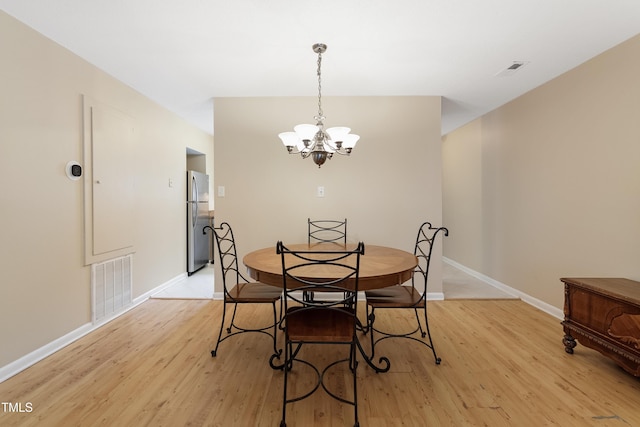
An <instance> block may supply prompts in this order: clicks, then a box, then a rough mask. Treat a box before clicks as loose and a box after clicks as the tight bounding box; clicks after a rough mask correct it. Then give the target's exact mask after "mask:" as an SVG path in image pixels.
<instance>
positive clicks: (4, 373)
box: [0, 273, 186, 383]
mask: <svg viewBox="0 0 640 427" xmlns="http://www.w3.org/2000/svg"><path fill="white" fill-rule="evenodd" d="M185 276H186V273H182V274H180V275H178V276H176V277H174V278H173V279H171V280H169V281H168V282H165V283H163V284H162V285H160V286H158V287H156V288H154V289H152V290H150V291H148V292H146V293H144V294H142V295H140V296H139V297H137V298H135V299H134V300H133V302H132V303H131V304H129V305H128V306H126V307H124V308H123V309H122V310H120V311H118V312H117V313H114V314H113V315H111V316H109V317H106V318H104V319H101V320H100V321H98V322H96V323H91V322H89V323H85V324H84V325H82V326H80V327H79V328H77V329H75V330H73V331H71V332H69V333H68V334H66V335H63V336H61V337H60V338H57V339H55V340H53V341H51V342H50V343H48V344H45V345H43V346H42V347H40V348H38V349H36V350H34V351H32V352H31V353H29V354H27V355H25V356H23V357H21V358H19V359H18V360H15V361H13V362H11V363H9V364H8V365H5V366H2V367H0V383H1V382H4V381H5V380H8V379H9V378H11V377H12V376H14V375H16V374H18V373H20V372H22V371H24V370H25V369H27V368H28V367H30V366H32V365H35V364H36V363H38V362H39V361H41V360H42V359H44V358H46V357H48V356H50V355H52V354H53V353H55V352H56V351H58V350H60V349H62V348H64V347H66V346H68V345H69V344H71V343H73V342H74V341H77V340H79V339H80V338H82V337H84V336H85V335H87V334H88V333H90V332H93V331H95V330H96V329H98V328H100V327H101V326H104V325H105V324H107V323H109V322H110V321H112V320H114V319H116V318H118V317H120V316H122V315H123V314H124V313H126V312H127V311H129V310H131V309H133V308H135V307H137V306H138V305H140V304H142V303H143V302H145V301H146V300H148V299H149V298H151V296H152V295H155V294H156V293H158V292H161V291H162V290H164V289H166V288H168V287H169V286H171V285H173V284H175V283H176V282H178V281H180V280H182V279H184V277H185Z"/></svg>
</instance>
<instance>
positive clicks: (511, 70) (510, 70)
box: [496, 61, 529, 77]
mask: <svg viewBox="0 0 640 427" xmlns="http://www.w3.org/2000/svg"><path fill="white" fill-rule="evenodd" d="M528 63H529V62H528V61H513V64H511V65H509V66H508V67H507V68H505V69H503V70H500V71H499V72H498V73H496V77H508V76H512V75H514V74H515V73H516V71H519V70H521V69H522V67H524V66H525V65H527V64H528Z"/></svg>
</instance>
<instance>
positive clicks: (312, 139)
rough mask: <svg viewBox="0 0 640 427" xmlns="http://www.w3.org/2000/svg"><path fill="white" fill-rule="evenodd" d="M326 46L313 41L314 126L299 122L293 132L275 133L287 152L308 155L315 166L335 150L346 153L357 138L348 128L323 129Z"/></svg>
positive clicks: (328, 157) (304, 157) (353, 145)
mask: <svg viewBox="0 0 640 427" xmlns="http://www.w3.org/2000/svg"><path fill="white" fill-rule="evenodd" d="M326 50H327V45H325V44H322V43H316V44H314V45H313V51H314V52H315V53H317V54H318V115H317V116H315V117H314V119H315V120H316V124H315V125H310V124H302V125H297V126H295V127H294V128H293V130H294V132H282V133H280V134H278V136H279V137H280V139H281V140H282V143H283V144H284V146H285V147H286V148H287V151H288V152H289V154H300V155H301V156H302V158H303V159H306V158H307V157H309V156H311V158H312V159H313V161H314V163H315V164H316V165H318V167H320V166H322V165H323V164H324V162H325V161H326V160H327V159H330V158H331V157H333V155H334V154H335V153H338V154H341V155H345V156H348V155H349V154H351V150H352V149H353V147H355V146H356V142H358V140H359V139H360V137H359V136H358V135H354V134H352V133H349V132H351V129H349V128H348V127H343V126H340V127H332V128H329V129H327V130H324V119H325V117H324V114H323V112H322V73H321V66H322V54H323V53H324V52H325V51H326Z"/></svg>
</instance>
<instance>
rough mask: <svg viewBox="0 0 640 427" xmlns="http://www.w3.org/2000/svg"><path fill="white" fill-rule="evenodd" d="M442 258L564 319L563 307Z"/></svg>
mask: <svg viewBox="0 0 640 427" xmlns="http://www.w3.org/2000/svg"><path fill="white" fill-rule="evenodd" d="M442 260H443V261H444V262H446V263H447V264H449V265H451V266H453V267H455V268H457V269H459V270H462V271H464V272H465V273H467V274H468V275H470V276H473V277H475V278H476V279H478V280H482V281H483V282H485V283H486V284H488V285H490V286H493V287H494V288H498V289H500V290H501V291H503V292H506V293H508V294H509V295H512V296H514V297H518V298H520V299H521V300H522V301H524V302H526V303H527V304H529V305H532V306H533V307H535V308H537V309H539V310H542V311H544V312H545V313H547V314H550V315H551V316H553V317H555V318H557V319H560V320H562V319H564V312H563V310H562V309H560V308H558V307H555V306H553V305H551V304H548V303H546V302H544V301H542V300H539V299H537V298H534V297H532V296H531V295H529V294H526V293H524V292H522V291H519V290H518V289H515V288H512V287H511V286H508V285H505V284H504V283H502V282H499V281H497V280H494V279H492V278H491V277H488V276H485V275H484V274H482V273H478V272H477V271H475V270H472V269H470V268H468V267H465V266H464V265H462V264H459V263H457V262H455V261H453V260H452V259H449V258H447V257H442Z"/></svg>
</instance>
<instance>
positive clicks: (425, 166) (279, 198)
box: [214, 97, 442, 293]
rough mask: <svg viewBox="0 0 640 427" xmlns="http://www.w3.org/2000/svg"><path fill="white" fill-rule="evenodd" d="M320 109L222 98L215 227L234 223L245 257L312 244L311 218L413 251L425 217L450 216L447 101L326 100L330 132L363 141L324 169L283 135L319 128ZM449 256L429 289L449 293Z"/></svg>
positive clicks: (292, 101) (300, 101) (310, 102)
mask: <svg viewBox="0 0 640 427" xmlns="http://www.w3.org/2000/svg"><path fill="white" fill-rule="evenodd" d="M316 109H317V99H316V98H314V97H302V98H287V97H281V98H221V99H215V100H214V111H215V114H214V126H215V168H214V170H215V178H214V181H215V185H216V186H224V187H225V190H226V196H225V197H224V198H220V197H216V202H215V204H216V222H218V223H219V222H221V221H228V222H230V223H231V225H232V227H233V228H234V232H235V235H236V239H237V241H238V246H239V247H238V250H239V252H240V254H241V256H243V255H244V254H246V253H247V252H250V251H252V250H255V249H259V248H262V247H267V246H274V248H275V244H276V242H277V241H278V240H282V241H284V242H285V243H286V242H301V241H306V234H307V218H308V217H312V218H345V217H346V218H347V219H348V240H350V241H354V242H355V241H358V240H362V241H364V243H365V245H366V244H377V245H386V246H393V247H397V248H402V249H405V250H408V251H413V244H414V242H415V236H416V233H417V230H418V227H419V225H420V224H421V223H422V221H425V220H430V221H432V222H433V223H434V224H436V225H441V220H442V193H441V180H442V176H441V174H442V169H441V143H440V98H439V97H344V98H343V97H323V110H324V113H325V115H326V117H327V119H326V121H325V124H326V126H327V127H331V126H339V125H344V126H350V127H351V129H352V132H353V133H356V134H359V135H360V136H361V140H360V141H359V142H358V145H357V146H356V148H355V150H354V152H353V153H352V155H351V156H350V157H342V156H334V158H333V159H332V160H328V161H327V163H325V164H324V165H323V166H322V168H321V169H318V167H317V166H316V165H315V164H314V163H313V161H312V160H311V159H305V160H302V159H301V158H300V157H299V156H298V155H296V156H294V155H289V154H287V152H286V149H285V148H284V146H283V145H282V142H281V141H280V139H279V138H278V136H277V135H278V133H280V132H284V131H287V130H292V129H293V126H294V125H296V124H298V123H309V122H312V121H313V116H314V115H315V112H316V111H317V110H316ZM320 185H321V186H324V187H325V197H324V198H318V197H316V187H317V186H320ZM214 193H216V194H217V191H216V190H214ZM274 250H275V249H274ZM441 250H442V247H441V246H439V247H438V248H437V249H436V258H435V261H434V269H433V275H432V276H431V279H432V281H431V282H430V289H429V292H434V293H441V290H442V282H441V262H440V255H439V254H441ZM221 283H222V282H221V281H220V280H219V278H218V280H216V290H217V291H218V292H219V291H220V290H221V287H220V285H221Z"/></svg>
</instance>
